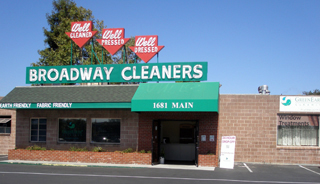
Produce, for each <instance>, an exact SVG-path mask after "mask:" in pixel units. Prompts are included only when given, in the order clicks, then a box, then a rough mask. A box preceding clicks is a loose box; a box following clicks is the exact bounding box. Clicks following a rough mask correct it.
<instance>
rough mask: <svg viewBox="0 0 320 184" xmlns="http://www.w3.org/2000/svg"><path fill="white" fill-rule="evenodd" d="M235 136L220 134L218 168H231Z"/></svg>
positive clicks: (232, 165)
mask: <svg viewBox="0 0 320 184" xmlns="http://www.w3.org/2000/svg"><path fill="white" fill-rule="evenodd" d="M235 148H236V136H222V139H221V155H220V168H227V169H233V167H234V152H235Z"/></svg>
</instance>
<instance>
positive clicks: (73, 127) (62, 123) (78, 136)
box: [59, 119, 87, 142]
mask: <svg viewBox="0 0 320 184" xmlns="http://www.w3.org/2000/svg"><path fill="white" fill-rule="evenodd" d="M86 129H87V121H86V119H59V142H86Z"/></svg>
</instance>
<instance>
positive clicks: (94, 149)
mask: <svg viewBox="0 0 320 184" xmlns="http://www.w3.org/2000/svg"><path fill="white" fill-rule="evenodd" d="M92 151H93V152H104V151H105V150H104V149H102V148H101V147H100V146H98V147H94V148H93V149H92Z"/></svg>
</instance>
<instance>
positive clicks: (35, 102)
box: [0, 85, 138, 109]
mask: <svg viewBox="0 0 320 184" xmlns="http://www.w3.org/2000/svg"><path fill="white" fill-rule="evenodd" d="M137 88H138V85H101V86H80V85H70V86H30V87H16V88H14V89H13V90H12V91H11V92H10V93H9V94H8V95H7V96H5V97H4V98H2V99H1V100H0V109H122V108H125V109H130V108H131V99H132V97H133V95H134V93H135V92H136V90H137Z"/></svg>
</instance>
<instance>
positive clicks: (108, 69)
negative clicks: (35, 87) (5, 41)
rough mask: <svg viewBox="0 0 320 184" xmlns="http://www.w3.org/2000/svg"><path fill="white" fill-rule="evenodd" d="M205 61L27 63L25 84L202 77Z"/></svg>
mask: <svg viewBox="0 0 320 184" xmlns="http://www.w3.org/2000/svg"><path fill="white" fill-rule="evenodd" d="M207 65H208V63H207V62H190V63H187V62H185V63H161V64H159V63H153V64H121V65H119V64H109V65H77V66H76V65H70V66H41V67H27V76H26V83H27V84H49V83H92V82H147V81H205V80H207V68H208V66H207Z"/></svg>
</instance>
